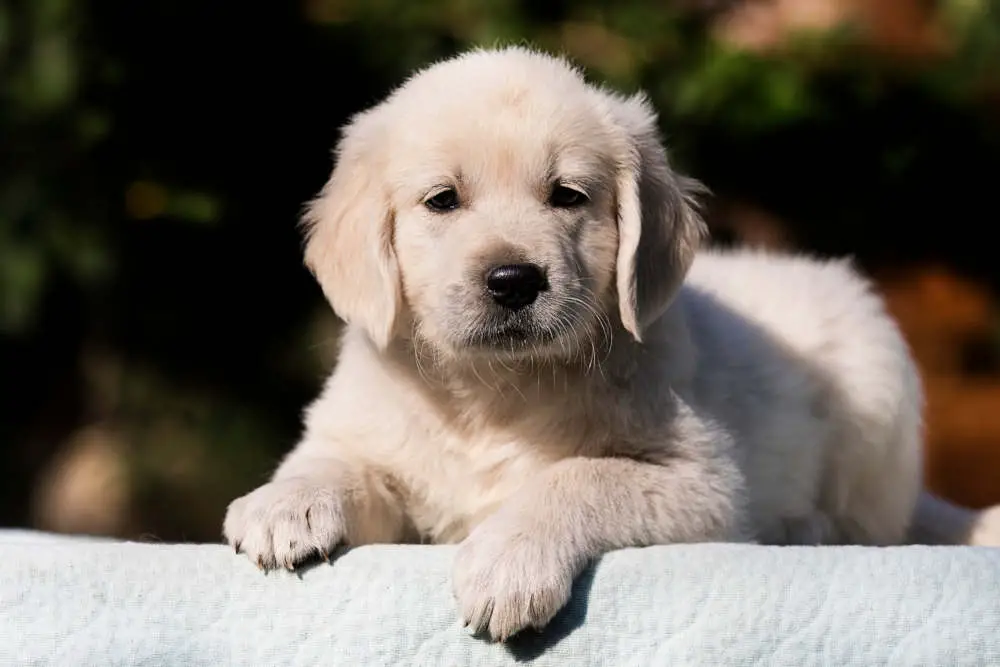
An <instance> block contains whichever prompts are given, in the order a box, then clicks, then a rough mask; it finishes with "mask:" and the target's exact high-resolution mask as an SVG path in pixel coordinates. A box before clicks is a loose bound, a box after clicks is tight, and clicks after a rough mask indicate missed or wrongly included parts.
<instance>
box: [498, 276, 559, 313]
mask: <svg viewBox="0 0 1000 667" xmlns="http://www.w3.org/2000/svg"><path fill="white" fill-rule="evenodd" d="M547 289H549V282H548V278H547V277H546V275H545V271H543V270H542V268H541V267H540V266H538V265H537V264H501V265H500V266H495V267H493V268H492V269H490V270H489V271H488V272H487V273H486V290H487V291H488V292H489V293H490V296H491V297H493V300H494V301H495V302H496V303H497V304H499V305H500V306H503V307H504V308H506V309H508V310H512V311H518V310H520V309H522V308H524V307H525V306H529V305H531V304H532V303H534V302H535V299H537V298H538V295H539V294H540V293H541V292H544V291H545V290H547Z"/></svg>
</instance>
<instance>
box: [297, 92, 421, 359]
mask: <svg viewBox="0 0 1000 667" xmlns="http://www.w3.org/2000/svg"><path fill="white" fill-rule="evenodd" d="M381 143H382V137H381V136H380V134H379V126H378V125H377V119H376V118H375V117H374V116H373V115H372V112H370V111H369V112H364V113H361V114H358V115H357V116H355V117H354V118H353V119H352V120H351V121H350V123H348V124H347V126H345V127H344V129H343V131H342V135H341V139H340V141H339V143H338V145H337V149H336V166H335V167H334V170H333V174H332V175H331V177H330V180H329V181H327V183H326V185H325V186H323V189H322V190H321V191H320V193H319V195H318V196H317V197H316V198H315V199H314V200H313V201H311V202H310V203H309V204H308V205H307V207H306V210H305V212H304V214H303V216H302V226H303V227H304V231H305V236H306V246H305V263H306V266H307V267H309V270H310V271H312V273H313V275H314V276H316V279H317V281H318V282H319V284H320V286H321V287H322V288H323V293H324V294H325V295H326V298H327V300H328V301H329V302H330V305H331V306H333V310H334V311H335V312H336V313H337V315H339V316H340V317H341V318H342V319H343V320H344V321H345V322H348V323H351V324H356V325H358V326H360V327H362V328H363V329H364V330H365V331H367V332H368V335H369V336H370V337H371V339H372V341H373V342H374V343H375V344H376V346H377V347H379V348H380V349H382V348H385V346H386V345H387V344H388V343H389V340H390V339H391V338H392V336H393V332H394V329H395V325H396V320H397V318H398V316H399V308H400V300H401V296H400V284H399V269H398V266H397V263H396V254H395V251H394V250H393V242H392V241H393V240H392V219H393V214H392V210H391V208H390V206H389V199H388V195H387V192H386V191H385V187H384V184H383V182H382V181H381V180H380V177H379V174H380V173H381V171H382V169H381V168H380V162H381V159H380V158H381V156H382V155H384V154H383V153H382V152H381V151H380V145H381Z"/></svg>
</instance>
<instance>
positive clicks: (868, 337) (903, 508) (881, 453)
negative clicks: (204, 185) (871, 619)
mask: <svg viewBox="0 0 1000 667" xmlns="http://www.w3.org/2000/svg"><path fill="white" fill-rule="evenodd" d="M685 285H686V287H685V291H686V295H685V298H686V299H687V300H688V301H689V302H691V301H693V302H695V304H696V310H697V315H698V317H699V318H700V319H703V320H712V321H714V323H709V324H708V326H709V328H710V329H718V328H721V329H725V328H727V327H728V328H736V329H741V328H743V329H746V330H753V331H754V332H756V333H755V334H754V336H753V338H755V339H757V340H763V341H766V343H764V344H763V345H757V346H756V349H755V350H754V351H753V352H750V355H751V356H754V358H755V359H754V360H753V361H749V362H748V363H750V364H751V365H755V364H767V363H770V364H771V367H770V371H771V372H770V373H762V374H760V376H761V377H768V376H771V377H773V376H774V375H781V374H782V373H781V372H777V371H780V370H781V369H782V368H784V369H785V370H784V373H786V374H791V376H793V377H794V376H799V377H808V378H809V379H810V382H809V383H808V384H810V385H811V386H813V387H814V388H815V389H816V391H817V392H818V393H817V395H816V398H818V399H819V400H818V401H815V402H813V407H812V408H811V409H810V412H811V413H812V416H813V418H815V419H818V420H820V421H822V422H824V423H825V424H826V428H824V429H822V431H823V432H825V433H826V434H827V438H828V439H827V441H826V442H824V443H823V444H822V449H823V450H824V452H825V453H824V459H825V461H826V463H825V464H824V465H823V469H824V470H825V472H824V473H823V474H821V478H822V479H821V481H820V486H821V491H820V495H821V496H822V499H821V501H820V502H821V505H823V510H824V512H825V513H826V514H827V515H829V516H830V517H831V518H832V519H833V520H834V522H835V523H839V524H840V525H841V528H843V527H844V526H847V527H848V528H847V529H846V530H848V531H850V532H852V533H856V534H851V535H841V538H845V537H846V538H847V539H848V541H856V542H860V543H873V542H874V543H891V542H895V541H897V540H898V539H901V537H902V535H901V534H898V533H900V531H901V527H902V526H904V525H905V523H906V518H904V517H903V515H905V514H907V513H908V512H909V511H910V508H912V503H913V502H915V499H916V494H917V492H918V487H919V481H920V480H919V478H920V451H921V440H922V410H923V395H922V388H921V385H920V379H919V375H918V372H917V368H916V365H915V363H914V361H913V359H912V356H911V354H910V351H909V348H908V346H907V344H906V341H905V340H904V338H903V336H902V334H901V332H900V331H899V328H898V327H897V326H896V323H895V322H894V321H893V319H892V318H891V317H890V316H889V314H888V313H887V311H886V309H885V307H884V302H883V301H882V299H881V298H880V297H879V296H878V294H877V293H876V292H875V291H874V289H873V286H872V285H871V283H870V282H869V281H868V280H866V279H865V278H864V277H863V276H862V275H861V274H860V273H859V272H858V271H857V270H855V268H854V267H853V266H852V265H851V263H850V262H849V261H846V260H819V259H815V258H811V257H808V256H794V255H785V254H777V253H770V252H765V251H759V250H734V251H731V250H712V251H706V252H703V253H702V254H700V255H699V257H698V258H697V259H696V260H695V262H694V265H693V267H692V269H691V271H690V273H689V274H688V279H687V281H686V283H685ZM704 325H705V323H704V322H703V323H702V326H704ZM733 341H736V342H735V343H734V342H733ZM734 344H735V345H739V341H738V339H730V340H729V341H726V339H725V338H719V339H716V340H715V341H713V342H712V343H711V345H713V346H714V347H715V348H716V349H714V350H704V351H703V352H702V354H701V357H702V358H703V359H705V360H706V363H711V361H710V358H711V357H712V356H713V355H715V356H725V357H729V358H732V357H734V356H736V357H739V356H740V351H738V350H732V349H729V350H722V349H720V348H721V347H723V346H729V347H732V346H733V345H734ZM762 350H764V352H762ZM766 350H770V351H771V352H770V353H768V352H766ZM743 353H744V354H746V353H747V350H743ZM760 357H769V358H768V359H761V358H760ZM746 374H747V373H744V375H746ZM785 385H786V389H787V387H788V386H789V385H788V383H785ZM744 390H746V391H749V392H752V391H755V388H754V387H744ZM779 393H780V392H779ZM786 398H788V399H789V400H787V401H786V404H787V405H788V406H794V405H796V401H794V400H793V397H791V396H788V397H786ZM800 398H801V397H800ZM798 404H799V405H801V403H798ZM775 408H777V409H779V410H780V409H781V408H780V407H779V406H777V405H775ZM800 444H805V443H800ZM889 476H891V477H892V478H893V479H892V480H891V481H889V480H888V479H887V477H889Z"/></svg>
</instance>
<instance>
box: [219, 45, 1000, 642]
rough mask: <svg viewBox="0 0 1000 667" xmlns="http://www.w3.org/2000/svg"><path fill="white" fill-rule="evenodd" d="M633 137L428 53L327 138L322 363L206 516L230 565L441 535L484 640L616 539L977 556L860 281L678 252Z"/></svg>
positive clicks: (565, 588)
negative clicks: (492, 276) (327, 316)
mask: <svg viewBox="0 0 1000 667" xmlns="http://www.w3.org/2000/svg"><path fill="white" fill-rule="evenodd" d="M656 127H657V121H656V116H655V113H654V112H653V110H652V109H651V107H650V105H649V104H648V102H647V101H646V99H645V98H644V97H643V96H641V95H637V96H632V97H623V96H620V95H617V94H615V93H612V92H609V91H606V90H603V89H600V88H598V87H596V86H593V85H590V84H588V83H586V82H585V81H584V79H583V77H582V75H581V74H580V73H579V72H578V71H577V70H575V69H574V68H573V67H571V66H570V65H569V64H568V63H567V62H565V61H564V60H561V59H558V58H554V57H551V56H548V55H544V54H541V53H538V52H533V51H530V50H526V49H522V48H506V49H498V50H477V51H473V52H470V53H467V54H464V55H462V56H459V57H457V58H454V59H451V60H448V61H445V62H441V63H438V64H436V65H434V66H432V67H429V68H428V69H425V70H423V71H421V72H419V73H418V74H416V75H415V76H414V77H412V78H411V79H410V80H409V81H407V82H406V83H405V84H404V85H402V86H401V87H400V88H398V89H397V90H396V91H395V92H393V93H392V94H391V96H389V97H388V99H387V100H385V101H384V102H382V103H381V104H379V105H378V106H376V107H374V108H372V109H370V110H368V111H365V112H363V113H360V114H358V115H357V116H355V117H354V118H353V119H352V120H351V121H350V123H349V124H348V125H347V126H346V128H345V129H344V132H343V137H342V139H341V140H340V143H339V145H338V151H337V153H338V156H337V164H336V167H335V169H334V171H333V174H332V176H331V178H330V180H329V182H328V183H327V184H326V186H325V187H324V189H323V191H322V192H321V193H320V194H319V196H318V197H317V198H316V199H315V201H313V202H312V203H311V204H310V206H309V207H308V210H307V212H306V214H305V218H304V223H305V231H306V234H307V244H306V251H305V257H306V263H307V265H308V266H309V267H310V268H311V270H312V271H313V272H314V273H315V275H316V278H317V279H318V281H319V283H320V285H321V286H322V288H323V291H324V293H325V295H326V297H327V298H328V300H329V301H330V303H331V304H332V306H333V308H334V309H335V310H336V312H337V313H338V314H339V315H340V316H341V317H342V318H343V319H344V320H345V321H346V322H347V324H348V327H347V330H346V334H345V337H344V340H343V343H342V351H341V356H340V361H339V363H338V365H337V368H336V369H335V371H334V372H333V374H332V375H331V376H330V378H329V380H328V381H327V383H326V386H325V388H324V389H323V391H322V394H321V396H320V397H319V398H318V399H317V400H316V401H315V403H313V404H312V406H311V407H310V408H309V409H308V411H307V413H306V418H305V433H304V435H303V438H302V440H301V442H300V443H299V444H298V446H297V447H296V448H295V449H294V451H292V452H291V454H289V455H288V457H287V458H286V459H285V460H284V461H283V463H282V464H281V465H280V467H279V468H278V469H277V471H276V472H275V474H274V477H273V479H272V481H271V482H269V483H267V484H264V485H263V486H261V487H260V488H258V489H256V490H255V491H252V492H251V493H249V494H247V495H245V496H243V497H242V498H238V499H236V500H234V501H233V503H232V504H231V506H230V508H229V511H228V514H227V516H226V519H225V526H224V532H225V535H226V537H227V539H228V540H229V542H230V543H231V544H233V545H234V547H235V548H236V549H237V551H243V552H245V553H246V554H247V555H248V556H249V557H250V558H251V559H253V560H254V561H255V562H257V563H258V564H259V565H260V566H261V567H264V568H272V567H280V566H283V567H287V568H294V567H295V566H297V565H298V564H300V563H302V562H303V561H306V560H308V559H310V558H313V557H315V556H316V555H317V554H319V555H321V556H328V555H329V553H330V552H331V551H332V550H333V549H334V548H335V547H336V546H338V545H340V544H347V545H360V544H368V543H378V542H400V541H428V542H435V543H458V542H460V543H461V546H460V548H459V550H458V555H457V558H456V562H455V573H454V586H455V594H456V597H457V602H458V605H459V608H460V611H461V614H462V615H463V618H464V619H465V621H466V622H467V623H468V624H470V625H472V626H473V627H474V628H476V629H477V630H481V631H484V632H485V633H487V634H488V635H489V636H490V637H492V638H495V639H501V640H502V639H505V638H507V637H509V636H510V635H512V634H514V633H516V632H518V631H520V630H522V629H524V628H527V627H536V628H537V627H541V626H544V625H545V624H546V623H547V622H548V621H549V620H550V619H551V618H552V616H553V615H554V614H555V613H556V612H557V611H558V610H559V609H560V608H561V607H562V606H563V605H564V604H565V602H566V601H567V599H568V597H569V594H570V587H571V584H572V581H573V579H574V577H575V576H576V575H577V574H578V573H579V572H580V571H581V569H582V568H584V567H585V566H586V565H587V564H588V563H590V562H591V561H592V560H593V559H594V558H595V557H598V556H599V555H600V554H601V553H604V552H606V551H608V550H611V549H616V548H621V547H630V546H642V545H651V544H663V543H679V542H698V541H724V540H741V541H757V542H761V543H767V544H862V545H894V544H901V543H905V542H907V541H927V542H942V543H952V544H958V543H968V544H1000V529H998V526H1000V516H998V512H997V510H993V511H992V512H990V513H975V512H971V511H969V510H965V509H962V508H958V507H955V506H953V505H950V504H948V503H946V502H944V501H943V500H941V499H938V498H934V497H932V496H930V495H929V494H926V493H924V492H922V490H921V431H922V425H921V412H922V395H921V384H920V381H919V377H918V374H917V370H916V368H915V366H914V363H913V361H912V359H911V356H910V354H909V351H908V349H907V346H906V344H905V342H904V340H903V338H902V337H901V335H900V333H899V331H898V330H897V328H896V326H895V324H894V323H893V321H892V320H891V319H890V318H889V317H888V316H887V314H886V313H885V311H884V309H883V305H882V303H881V302H880V300H879V299H878V298H877V297H876V296H875V295H874V294H873V292H872V290H871V289H870V286H869V285H868V284H867V283H866V281H865V280H864V279H862V277H860V276H859V274H858V273H857V272H855V271H854V270H853V269H852V268H851V266H850V265H849V264H848V263H846V262H843V261H819V260H815V259H810V258H805V257H793V256H779V255H773V254H765V253H762V252H754V251H732V252H716V251H712V252H710V251H702V252H698V247H699V244H700V242H701V241H702V238H703V236H704V234H705V228H704V225H703V223H702V221H701V219H700V218H699V216H698V212H697V209H696V207H695V197H696V196H697V194H698V192H699V188H698V186H697V185H696V184H695V183H694V182H693V181H690V180H688V179H686V178H683V177H681V176H679V175H677V174H676V173H675V172H674V171H673V170H672V169H671V167H670V165H669V163H668V161H667V156H666V153H665V151H664V149H663V146H662V145H661V142H660V139H659V136H658V133H657V129H656ZM567 190H568V192H567ZM574 193H575V194H574ZM442 198H443V199H442ZM441 201H444V202H445V203H446V204H454V206H445V207H439V208H435V205H436V203H440V202H441ZM567 202H569V203H568V204H567ZM518 262H520V263H524V262H527V263H533V264H535V265H537V266H538V267H541V268H542V270H543V271H544V274H545V277H546V284H545V286H544V289H543V291H541V292H540V293H539V294H538V297H537V299H536V300H535V301H534V302H533V303H531V304H530V305H528V306H526V307H524V308H521V309H519V310H517V311H516V312H514V311H512V310H510V309H505V308H503V307H500V306H498V305H497V302H496V300H495V299H493V298H491V296H490V294H489V291H488V290H487V289H486V288H485V287H484V281H485V278H484V275H486V274H487V273H488V272H489V271H490V270H491V268H492V267H496V266H498V265H504V264H510V263H518Z"/></svg>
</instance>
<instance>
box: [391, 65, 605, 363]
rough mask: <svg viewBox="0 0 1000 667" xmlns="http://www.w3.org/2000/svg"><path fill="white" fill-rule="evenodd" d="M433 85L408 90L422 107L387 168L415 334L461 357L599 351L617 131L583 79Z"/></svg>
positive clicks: (410, 101)
mask: <svg viewBox="0 0 1000 667" xmlns="http://www.w3.org/2000/svg"><path fill="white" fill-rule="evenodd" d="M434 83H435V82H429V85H427V86H422V87H420V88H418V89H417V90H414V91H408V92H410V95H408V96H401V97H400V99H399V100H397V103H398V104H400V105H405V106H407V107H408V108H410V109H415V110H417V111H416V112H415V113H411V114H409V120H410V122H409V123H407V127H406V129H405V131H403V132H398V133H395V134H394V138H393V140H392V145H393V146H394V147H395V149H394V150H393V152H392V155H391V157H390V158H389V161H388V164H387V170H386V173H387V176H388V179H387V180H388V183H389V184H390V193H389V197H390V201H391V205H392V208H393V210H394V211H395V226H394V232H395V234H394V247H395V252H396V256H397V258H398V262H399V272H400V278H401V280H402V289H403V294H404V296H405V301H406V303H407V304H408V306H409V308H410V310H411V312H412V324H413V325H414V326H413V333H414V335H415V336H417V337H418V338H419V339H420V341H421V342H424V343H428V344H430V345H432V346H434V347H435V348H437V349H438V350H439V351H442V352H445V353H448V354H452V355H465V354H494V355H495V354H502V355H508V356H520V355H534V356H552V355H570V356H572V355H575V354H577V353H578V352H579V351H581V350H584V349H585V350H586V351H587V352H588V353H589V352H591V351H593V350H594V349H595V348H596V347H598V345H597V341H596V337H597V335H598V334H600V333H601V326H604V327H605V328H606V327H607V322H606V316H605V315H604V313H605V312H607V310H608V307H609V306H611V305H613V291H612V289H611V288H612V282H613V277H614V268H615V258H616V254H617V249H618V230H617V224H616V220H615V202H614V176H613V175H614V173H615V169H614V164H615V155H614V143H613V140H612V137H610V136H609V132H608V128H607V127H606V125H605V124H604V123H602V119H601V117H600V115H599V114H598V113H597V112H596V111H595V109H594V108H593V104H588V103H587V102H588V100H587V99H585V96H584V95H579V93H580V88H579V87H578V86H577V87H575V88H574V89H573V90H570V91H565V90H563V91H560V90H558V89H556V90H553V89H552V88H550V87H547V86H546V84H547V83H548V82H545V81H542V82H535V81H530V80H527V79H525V80H523V81H514V82H508V83H504V84H500V85H498V84H496V83H492V84H490V85H483V83H479V84H478V87H477V89H474V90H473V91H468V87H469V86H470V85H475V82H474V81H455V82H453V83H454V84H455V85H458V86H461V87H463V88H465V89H466V91H467V92H463V93H462V94H459V95H454V94H449V93H447V92H445V94H444V95H442V90H444V91H447V90H448V88H447V87H443V88H442V87H439V86H437V85H434ZM572 92H576V93H577V97H578V98H582V99H577V100H572V99H567V94H570V93H572ZM560 93H561V94H560ZM411 96H412V98H411Z"/></svg>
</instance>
